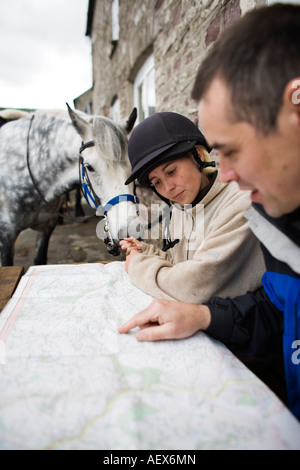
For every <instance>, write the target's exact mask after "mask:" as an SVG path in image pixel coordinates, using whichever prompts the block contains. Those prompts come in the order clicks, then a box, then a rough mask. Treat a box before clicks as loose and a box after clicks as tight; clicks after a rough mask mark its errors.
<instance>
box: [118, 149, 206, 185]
mask: <svg viewBox="0 0 300 470" xmlns="http://www.w3.org/2000/svg"><path fill="white" fill-rule="evenodd" d="M197 144H200V143H199V142H198V141H197V140H185V141H184V142H175V143H172V144H168V145H166V146H164V147H161V148H160V149H157V150H155V151H154V152H152V153H150V154H149V155H146V156H145V158H143V159H142V160H141V161H139V162H138V164H137V165H136V166H135V167H134V168H133V169H132V172H131V174H130V176H129V178H128V179H127V180H126V181H125V184H129V183H131V182H132V181H134V180H135V179H138V181H139V183H140V184H142V185H143V186H149V184H150V183H149V179H148V175H149V173H150V172H151V171H152V170H154V168H156V167H157V166H159V165H161V164H162V163H165V162H167V161H168V160H172V159H173V158H175V157H179V156H180V155H182V156H184V155H186V154H187V153H188V152H190V151H191V150H192V148H193V147H195V145H197ZM149 162H151V164H149Z"/></svg>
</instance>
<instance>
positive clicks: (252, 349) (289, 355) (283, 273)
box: [206, 205, 300, 420]
mask: <svg viewBox="0 0 300 470" xmlns="http://www.w3.org/2000/svg"><path fill="white" fill-rule="evenodd" d="M246 216H247V217H248V219H249V224H250V227H251V229H252V230H253V232H254V233H255V235H256V236H257V238H258V239H259V240H260V241H261V247H262V250H263V253H264V257H265V263H266V269H267V270H266V272H265V274H264V275H263V278H262V284H263V287H262V288H260V289H258V290H257V291H256V292H247V293H246V294H245V295H242V296H239V297H236V298H234V299H229V298H227V299H221V298H219V297H214V298H212V299H210V301H209V302H207V303H206V305H208V306H209V308H210V311H211V316H212V321H211V324H210V326H209V328H208V330H207V333H208V334H210V335H211V336H213V337H214V338H216V339H218V340H220V341H222V342H223V343H224V344H226V346H228V348H229V349H231V350H232V351H233V352H234V353H235V354H237V355H240V356H261V357H264V356H265V355H266V354H268V353H270V352H276V351H278V347H279V345H282V348H283V356H284V366H285V377H286V386H287V392H288V400H289V407H290V410H291V411H292V412H293V413H294V415H295V416H296V417H297V418H298V419H299V420H300V208H298V209H297V210H296V211H294V212H293V213H291V214H287V215H285V216H283V217H279V218H271V217H270V216H268V215H267V214H266V213H265V211H264V210H263V208H262V206H259V205H255V206H253V207H252V208H251V210H250V211H249V212H248V213H247V214H246Z"/></svg>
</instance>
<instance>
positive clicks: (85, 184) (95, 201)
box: [79, 140, 139, 216]
mask: <svg viewBox="0 0 300 470" xmlns="http://www.w3.org/2000/svg"><path fill="white" fill-rule="evenodd" d="M94 145H95V141H94V140H90V141H89V142H86V143H85V144H82V146H81V147H80V149H79V153H80V154H81V152H82V151H83V150H84V149H86V148H88V147H92V146H94ZM79 167H80V181H81V187H82V191H83V195H84V197H85V200H86V201H87V203H88V204H89V206H91V207H93V208H95V209H98V207H99V206H101V201H100V199H99V198H98V196H97V194H96V193H95V191H94V190H93V186H92V183H91V182H90V179H89V176H88V174H87V172H86V170H85V168H84V165H83V158H82V157H81V156H80V158H79ZM124 201H131V202H134V203H135V204H138V203H139V199H138V197H137V196H133V195H132V194H120V195H119V196H115V197H113V198H112V199H110V200H109V201H108V202H107V203H106V204H105V206H104V207H103V212H104V216H106V214H107V212H108V211H109V209H111V208H112V207H113V206H115V205H116V204H119V202H124Z"/></svg>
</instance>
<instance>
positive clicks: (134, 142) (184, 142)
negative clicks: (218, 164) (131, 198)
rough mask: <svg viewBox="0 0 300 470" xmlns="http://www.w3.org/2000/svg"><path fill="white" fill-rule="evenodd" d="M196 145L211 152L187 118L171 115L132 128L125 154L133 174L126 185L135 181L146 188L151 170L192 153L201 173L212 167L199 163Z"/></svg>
mask: <svg viewBox="0 0 300 470" xmlns="http://www.w3.org/2000/svg"><path fill="white" fill-rule="evenodd" d="M196 145H202V146H203V147H204V148H205V149H206V150H207V151H208V152H210V151H211V148H210V147H209V145H208V144H207V142H206V140H205V137H204V136H203V134H202V133H201V132H200V131H199V129H198V127H197V126H195V125H194V124H193V123H192V121H191V120H190V119H188V118H186V117H185V116H182V115H181V114H177V113H173V112H162V113H156V114H153V115H152V116H149V117H148V118H146V119H145V120H144V121H142V122H141V123H140V124H138V125H137V126H136V127H135V129H134V130H133V132H132V134H131V136H130V139H129V143H128V155H129V160H130V163H131V167H132V172H131V175H130V176H129V178H128V179H127V180H126V182H125V184H129V183H131V182H132V181H133V180H135V179H136V178H137V179H138V181H139V183H140V184H142V185H144V186H149V185H150V182H149V179H148V175H149V173H150V172H151V171H152V170H153V169H154V168H156V167H157V166H159V165H161V164H162V163H164V162H166V161H168V160H172V159H174V158H175V157H180V156H181V155H182V156H183V155H186V154H187V153H189V152H191V151H192V153H193V156H194V158H195V159H196V161H197V162H198V163H199V164H200V171H202V169H203V167H205V166H215V162H205V163H203V162H202V161H201V160H200V158H199V157H198V153H197V151H195V146H196Z"/></svg>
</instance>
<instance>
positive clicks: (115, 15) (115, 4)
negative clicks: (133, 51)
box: [111, 0, 120, 42]
mask: <svg viewBox="0 0 300 470" xmlns="http://www.w3.org/2000/svg"><path fill="white" fill-rule="evenodd" d="M111 22H112V37H111V39H112V41H113V42H116V41H118V40H119V33H120V23H119V0H111Z"/></svg>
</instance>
